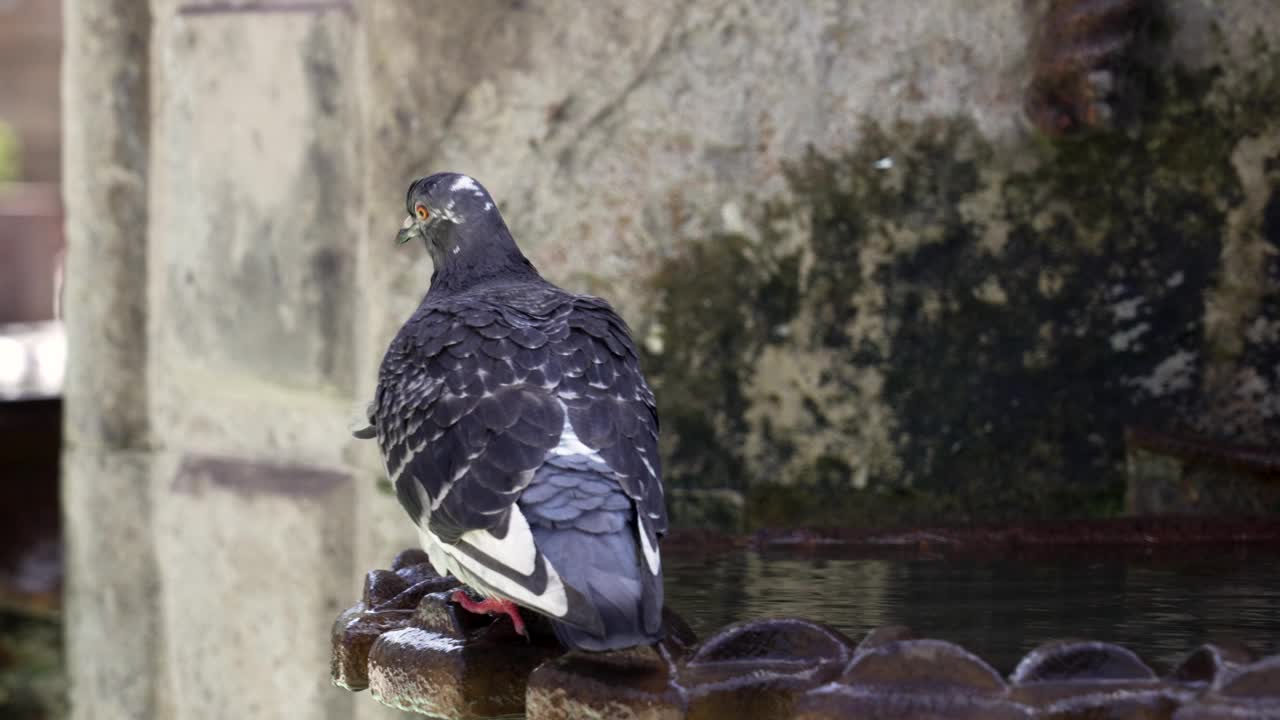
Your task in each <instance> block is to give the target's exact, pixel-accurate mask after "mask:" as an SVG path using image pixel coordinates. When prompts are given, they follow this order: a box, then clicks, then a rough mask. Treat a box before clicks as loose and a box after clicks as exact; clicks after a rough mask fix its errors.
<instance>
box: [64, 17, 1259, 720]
mask: <svg viewBox="0 0 1280 720" xmlns="http://www.w3.org/2000/svg"><path fill="white" fill-rule="evenodd" d="M126 5H127V6H128V7H127V8H126V7H125V6H126ZM285 5H287V3H285ZM1272 6H1273V4H1272V3H1270V2H1268V1H1267V0H1256V1H1255V2H1238V3H1230V4H1222V3H1218V4H1209V3H1205V2H1200V0H1182V1H1181V2H1176V3H1171V4H1170V7H1171V10H1172V12H1171V15H1172V18H1173V20H1174V22H1173V23H1172V25H1171V28H1172V29H1171V30H1170V32H1169V34H1168V37H1167V38H1166V41H1167V43H1166V45H1167V46H1166V51H1165V53H1164V56H1165V59H1164V60H1162V61H1161V64H1159V65H1158V66H1157V68H1156V71H1155V72H1153V73H1150V74H1149V75H1148V76H1146V77H1147V81H1146V85H1145V87H1146V89H1147V90H1149V91H1150V92H1151V94H1150V97H1149V98H1148V100H1147V101H1145V102H1143V103H1141V104H1140V106H1139V110H1138V112H1137V122H1136V123H1135V124H1132V125H1129V126H1127V127H1126V128H1125V129H1123V130H1121V131H1118V132H1103V133H1098V134H1095V135H1089V136H1085V137H1082V138H1078V139H1075V140H1071V141H1061V142H1047V141H1044V140H1042V139H1038V138H1037V137H1035V136H1034V134H1033V133H1031V131H1030V130H1029V129H1028V127H1027V125H1026V123H1025V122H1024V120H1023V114H1022V104H1023V91H1024V89H1025V87H1026V85H1027V82H1028V76H1029V72H1030V70H1029V57H1030V55H1029V51H1028V40H1029V38H1030V37H1031V36H1032V34H1033V33H1032V30H1033V29H1034V28H1033V24H1034V23H1033V19H1034V17H1035V16H1036V15H1035V10H1036V3H1030V4H1028V5H1024V4H1022V3H1012V2H1011V3H989V2H980V1H978V0H974V1H973V2H956V3H945V4H930V5H929V7H928V8H925V7H924V6H923V5H917V4H914V3H882V2H879V0H861V1H859V2H831V3H817V4H785V3H784V4H778V3H770V2H734V3H720V2H694V3H683V2H666V3H652V4H637V3H627V2H621V1H619V2H600V3H586V4H584V3H577V2H568V0H565V1H564V2H546V3H524V2H503V1H500V0H491V1H479V2H470V3H436V4H432V5H431V6H430V7H429V9H428V8H427V6H425V5H424V4H422V3H420V2H417V1H416V0H363V1H361V2H353V3H350V4H347V3H344V2H333V3H308V4H306V5H305V6H300V5H294V6H292V7H283V8H282V9H278V10H276V11H272V12H265V13H264V12H248V11H246V9H245V8H246V7H248V6H239V5H235V4H224V3H216V4H214V3H211V2H206V0H200V2H196V1H195V0H191V1H190V2H186V1H183V2H179V0H154V2H152V3H151V4H150V6H149V12H146V11H144V7H143V6H140V5H138V4H136V3H123V4H121V3H120V2H119V1H118V0H91V1H86V2H80V1H77V2H68V3H66V4H65V5H64V11H65V14H66V16H67V22H68V27H67V42H66V47H67V51H66V64H65V66H66V75H65V81H64V82H65V85H64V95H65V100H66V110H67V113H66V138H67V140H66V148H65V152H66V163H65V167H64V170H65V172H64V177H66V178H67V179H68V184H67V186H66V196H67V207H68V211H69V213H70V219H69V221H68V232H69V238H70V246H71V257H70V259H69V273H70V278H69V285H68V299H67V315H68V325H69V333H70V342H71V353H72V361H71V362H72V365H71V368H70V369H69V374H68V389H67V402H68V415H69V420H68V448H67V456H66V464H65V466H66V480H65V486H66V489H67V492H66V498H67V499H66V501H65V502H66V508H65V513H66V517H67V521H68V528H69V529H68V542H69V545H70V549H69V556H70V561H69V563H70V575H71V577H70V589H69V591H68V592H69V597H68V612H69V623H68V627H69V636H70V637H69V646H70V649H71V656H72V668H71V670H72V675H73V682H74V691H73V705H74V707H75V709H76V710H75V712H76V714H77V716H78V717H184V718H187V717H190V718H204V717H231V716H235V717H264V718H265V717H338V716H342V717H347V716H350V715H351V714H352V713H353V712H354V713H357V714H359V715H361V716H369V717H373V716H377V715H379V714H381V713H382V711H381V710H379V709H377V708H375V707H374V705H373V704H372V703H371V702H369V701H368V700H367V698H362V697H355V698H353V697H351V696H349V695H347V694H345V693H342V692H340V691H337V690H336V689H332V688H329V687H328V679H327V674H328V666H327V651H326V647H325V643H326V642H327V637H328V632H327V630H328V625H329V623H330V622H331V621H332V619H333V617H334V616H335V615H336V614H337V612H338V611H339V610H340V607H339V605H340V603H341V600H340V599H341V598H345V597H348V596H349V595H350V593H351V592H352V589H353V588H355V587H358V585H357V582H358V579H359V577H360V575H361V574H362V573H363V571H364V570H365V569H368V568H371V567H375V566H376V565H377V563H379V562H380V561H382V560H383V559H384V558H385V557H387V556H388V555H389V554H390V553H392V552H394V551H395V550H398V549H399V548H401V547H404V546H407V545H409V544H411V543H412V542H413V534H412V532H411V528H410V527H409V524H408V522H407V521H406V520H405V519H404V518H403V517H402V513H401V511H400V510H399V508H398V507H397V506H396V504H395V503H394V501H393V500H392V499H391V498H390V497H389V496H388V495H386V494H385V493H384V492H382V491H381V490H379V489H378V483H379V478H380V476H381V467H380V463H379V461H378V459H377V456H376V453H375V452H374V449H373V448H372V447H371V445H370V444H368V443H357V442H355V441H352V440H349V439H348V435H347V431H346V427H345V426H346V421H347V418H348V415H349V413H350V411H351V408H352V407H354V406H356V405H357V404H358V403H359V402H361V401H363V400H365V399H367V398H368V396H369V393H370V392H371V390H372V387H373V384H374V381H375V375H376V367H377V363H378V361H379V359H380V356H381V353H382V351H383V349H384V348H385V345H386V342H387V341H388V340H389V338H390V337H391V335H392V333H394V331H395V329H396V328H397V327H398V326H399V324H400V323H401V322H402V321H403V319H404V317H406V316H407V315H408V313H409V312H411V310H412V308H413V307H414V305H415V304H416V303H417V302H418V300H419V298H420V297H421V294H422V292H423V291H424V290H425V287H426V283H427V278H428V276H429V274H430V267H429V260H428V259H427V256H426V254H425V253H424V252H421V251H420V250H418V249H412V248H397V247H395V246H394V244H393V243H392V242H391V238H392V235H393V234H394V232H395V229H396V227H397V226H398V224H399V222H400V219H401V217H402V213H403V205H402V203H403V192H404V188H405V186H406V183H407V182H408V181H409V180H410V179H411V178H412V177H414V176H417V175H420V174H424V173H427V172H432V171H437V170H444V169H453V170H461V171H465V172H469V173H471V174H473V175H475V176H477V177H479V178H480V179H481V180H483V181H484V182H485V183H486V184H487V185H488V186H489V188H490V190H492V191H493V193H494V195H495V196H496V198H497V199H498V202H499V204H500V206H501V207H502V209H503V211H504V213H505V214H506V216H507V218H508V221H509V223H510V224H511V226H512V228H513V230H514V231H515V233H516V235H517V238H519V239H520V240H521V242H522V244H523V245H524V247H525V248H526V249H527V251H528V252H529V254H530V255H531V256H532V258H533V259H534V261H535V262H536V263H537V264H538V265H539V267H540V268H542V270H543V271H544V273H545V274H546V275H548V276H549V277H550V278H552V279H553V280H555V281H557V282H560V283H562V284H564V285H566V286H568V287H571V288H573V289H577V290H586V291H592V292H598V293H601V294H605V295H607V296H609V297H610V298H611V299H613V300H614V301H615V302H616V303H617V304H618V306H619V307H620V309H621V310H622V311H623V313H624V314H625V315H626V317H627V319H628V320H629V321H630V322H631V323H632V325H633V327H634V329H635V330H636V333H637V335H638V336H639V338H640V339H641V340H642V342H643V345H644V347H645V349H646V353H647V358H646V367H647V368H648V370H649V372H650V374H651V376H652V379H653V380H654V383H655V386H656V390H657V392H658V395H659V402H660V403H661V405H662V412H663V417H664V432H665V437H664V443H665V445H664V448H665V451H666V453H667V458H668V464H667V467H668V469H669V477H670V479H671V483H672V485H673V486H675V487H677V488H728V489H731V490H736V491H741V492H743V493H744V494H745V498H746V500H745V507H746V511H747V513H748V514H749V515H750V517H751V520H752V521H753V522H757V523H787V522H796V521H798V520H799V519H805V520H810V521H812V520H815V519H816V520H820V521H821V520H841V521H845V522H862V521H877V520H879V521H883V520H884V519H885V518H892V517H902V516H908V515H911V514H918V513H921V512H927V513H930V514H931V515H932V516H933V518H934V519H939V520H954V519H960V518H965V517H979V516H996V515H1002V514H1011V513H1028V512H1033V513H1045V514H1064V513H1081V512H1098V513H1105V512H1110V511H1114V510H1116V509H1118V508H1119V502H1120V497H1121V495H1122V492H1123V490H1122V483H1121V475H1120V473H1121V464H1122V461H1123V447H1122V440H1121V438H1122V434H1121V430H1122V428H1123V427H1124V426H1125V425H1126V424H1130V423H1134V422H1138V421H1151V422H1155V423H1165V422H1168V423H1170V424H1173V425H1183V426H1186V427H1188V428H1190V429H1195V430H1200V431H1212V432H1217V431H1221V432H1223V433H1224V434H1228V435H1231V434H1234V435H1237V436H1239V437H1242V438H1252V439H1254V440H1255V441H1257V440H1259V439H1274V438H1275V436H1276V433H1277V431H1276V427H1275V423H1276V418H1275V414H1276V412H1277V411H1278V410H1280V401H1278V400H1277V397H1276V391H1275V389H1274V388H1275V383H1276V382H1280V376H1278V375H1277V372H1278V371H1277V368H1276V367H1275V364H1276V362H1277V350H1276V344H1277V342H1280V339H1278V338H1277V332H1276V327H1277V326H1278V325H1280V318H1277V317H1276V313H1277V312H1280V309H1277V307H1276V303H1277V302H1278V300H1277V298H1276V294H1275V291H1276V281H1275V278H1276V276H1277V275H1276V274H1277V267H1276V262H1277V260H1276V255H1275V249H1276V247H1275V246H1276V245H1277V244H1278V243H1280V237H1278V236H1277V234H1278V233H1280V215H1278V214H1277V213H1280V210H1277V208H1280V200H1277V192H1276V188H1277V186H1278V184H1280V180H1278V179H1277V169H1276V168H1277V167H1280V139H1278V138H1280V127H1278V126H1277V125H1276V121H1275V120H1274V118H1275V117H1280V115H1278V114H1277V113H1276V112H1275V111H1276V110H1277V109H1280V108H1276V107H1275V104H1276V103H1277V100H1276V98H1278V97H1280V92H1277V89H1280V79H1278V78H1280V60H1277V55H1278V53H1280V28H1277V26H1276V24H1277V22H1280V21H1277V19H1276V18H1274V17H1272V14H1271V13H1270V10H1271V9H1272ZM258 7H261V6H258ZM103 88H112V89H113V90H112V92H109V93H108V92H104V91H103ZM704 500H705V498H704ZM732 504H733V503H729V504H728V505H729V506H732ZM819 511H823V512H825V513H826V514H825V515H817V514H815V513H817V512H819ZM700 512H703V513H704V517H715V516H717V511H716V509H715V508H707V507H701V509H700ZM729 512H730V514H733V512H732V508H731V507H730V510H729ZM122 688H123V689H124V690H122Z"/></svg>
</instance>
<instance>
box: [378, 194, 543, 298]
mask: <svg viewBox="0 0 1280 720" xmlns="http://www.w3.org/2000/svg"><path fill="white" fill-rule="evenodd" d="M405 209H406V210H407V211H408V212H409V217H407V218H405V221H404V225H403V226H402V227H401V228H400V233H399V234H398V235H396V242H398V243H400V244H404V243H407V242H409V241H410V240H414V239H418V240H422V241H423V242H424V243H425V244H426V246H427V251H428V252H429V253H431V260H432V261H433V262H434V264H435V275H434V276H433V277H436V278H438V277H440V276H441V274H442V273H443V274H444V275H445V276H448V277H449V284H451V285H455V286H460V285H464V284H467V283H469V282H472V281H475V280H478V279H480V278H482V277H487V276H489V275H493V274H495V273H498V272H503V271H505V272H512V271H523V270H525V269H529V270H532V267H533V266H532V265H530V264H529V261H528V260H526V259H525V257H524V255H523V254H522V253H521V252H520V250H519V248H517V247H516V244H515V240H513V239H512V238H511V233H510V231H509V230H507V225H506V223H505V222H503V220H502V214H501V213H499V212H498V208H497V206H495V205H494V202H493V198H492V197H491V196H490V195H489V191H488V190H485V189H484V186H482V185H481V184H480V183H478V182H476V180H475V178H472V177H470V176H468V175H462V174H459V173H436V174H435V175H429V176H427V177H424V178H419V179H418V180H415V181H414V182H413V184H412V185H410V186H409V192H408V194H407V195H406V196H405ZM433 282H434V280H433Z"/></svg>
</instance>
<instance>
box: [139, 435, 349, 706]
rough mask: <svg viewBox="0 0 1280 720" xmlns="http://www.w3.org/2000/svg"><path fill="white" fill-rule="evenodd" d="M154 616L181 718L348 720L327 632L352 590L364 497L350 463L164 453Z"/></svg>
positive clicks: (158, 504)
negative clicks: (158, 598) (357, 492)
mask: <svg viewBox="0 0 1280 720" xmlns="http://www.w3.org/2000/svg"><path fill="white" fill-rule="evenodd" d="M160 458H161V460H162V461H163V463H162V464H160V465H158V466H157V469H156V478H157V488H156V496H155V535H154V551H153V552H154V553H155V557H156V559H157V562H158V564H159V567H160V571H161V574H162V576H163V579H164V582H163V584H162V586H161V588H160V591H161V592H162V595H163V601H162V602H161V609H162V612H161V613H160V616H159V618H153V619H152V622H153V623H157V624H158V625H159V627H160V633H161V635H162V637H163V638H164V642H163V647H162V649H161V650H160V651H159V655H160V656H162V657H163V658H164V660H165V670H164V675H165V677H166V678H167V679H168V680H169V682H170V683H171V688H172V702H173V705H174V707H178V708H181V709H182V710H181V712H182V716H183V717H192V718H206V717H209V718H212V717H236V718H279V717H314V718H324V717H350V713H351V703H352V697H351V696H350V695H347V694H346V693H339V692H335V691H334V689H333V688H332V686H331V685H330V683H329V681H328V677H327V676H328V673H329V664H330V652H329V640H328V638H327V637H326V635H325V633H324V632H323V631H321V632H317V630H319V629H322V628H325V627H329V626H330V625H331V624H332V622H333V618H334V617H335V616H336V615H337V614H338V612H339V610H340V609H341V607H340V606H339V605H338V602H339V601H338V599H339V598H341V597H342V596H343V595H344V594H345V593H346V592H347V590H348V588H349V587H350V585H349V578H350V575H351V573H352V561H353V557H352V556H353V550H352V543H351V541H350V538H351V537H352V534H353V527H354V518H353V517H352V514H353V508H354V502H353V501H354V494H353V488H352V480H351V477H350V475H348V474H347V473H346V472H345V471H342V470H335V469H330V468H323V467H312V466H302V465H289V464H279V463H265V462H255V461H250V460H245V459H240V458H229V457H218V456H209V455H195V454H181V455H170V454H167V453H166V454H163V455H161V456H160Z"/></svg>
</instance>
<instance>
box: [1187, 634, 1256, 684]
mask: <svg viewBox="0 0 1280 720" xmlns="http://www.w3.org/2000/svg"><path fill="white" fill-rule="evenodd" d="M1257 659H1258V656H1257V655H1256V654H1254V652H1253V651H1252V650H1250V649H1249V648H1248V647H1246V646H1244V645H1234V644H1233V645H1226V644H1218V643H1206V644H1204V645H1201V646H1200V647H1198V648H1196V649H1195V650H1192V651H1191V652H1190V653H1187V656H1186V657H1185V658H1183V659H1182V661H1181V662H1179V663H1178V665H1177V667H1175V668H1174V669H1173V671H1172V672H1170V673H1169V675H1168V676H1167V679H1168V680H1171V681H1173V682H1180V683H1208V684H1210V685H1213V684H1216V683H1218V682H1219V681H1220V680H1221V679H1223V678H1225V677H1226V675H1227V673H1229V672H1232V671H1233V670H1235V669H1236V668H1238V667H1240V666H1242V665H1248V664H1249V663H1251V662H1253V661H1255V660H1257Z"/></svg>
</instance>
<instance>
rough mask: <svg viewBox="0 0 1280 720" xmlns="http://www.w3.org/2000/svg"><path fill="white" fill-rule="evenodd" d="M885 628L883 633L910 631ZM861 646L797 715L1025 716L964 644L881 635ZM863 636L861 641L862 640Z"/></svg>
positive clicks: (811, 718) (1027, 713)
mask: <svg viewBox="0 0 1280 720" xmlns="http://www.w3.org/2000/svg"><path fill="white" fill-rule="evenodd" d="M908 634H909V631H906V630H905V628H888V629H886V630H885V632H883V633H882V635H885V636H893V635H908ZM868 640H871V641H873V644H872V645H871V646H870V647H869V648H867V649H865V650H862V651H861V652H859V653H858V654H857V655H856V656H855V657H854V659H853V661H852V662H850V663H849V666H848V668H847V669H845V671H844V672H843V673H842V674H841V675H840V677H839V678H838V679H837V680H836V681H835V682H833V683H831V684H830V685H827V686H824V687H822V688H819V689H817V690H815V691H813V692H811V693H809V694H808V695H807V696H806V697H805V698H804V700H803V701H802V702H800V703H798V704H797V708H796V712H797V715H798V717H802V718H808V719H809V720H818V719H819V718H843V717H859V718H862V717H870V718H891V717H914V716H920V715H924V716H927V717H946V718H952V717H955V718H1024V717H1031V713H1030V711H1029V710H1028V709H1027V708H1025V707H1023V706H1021V705H1018V704H1017V703H1015V702H1012V701H1011V700H1009V699H1008V688H1007V687H1006V685H1005V682H1004V679H1003V678H1001V677H1000V675H999V674H998V673H996V671H995V670H993V669H992V668H991V666H990V665H988V664H987V663H986V662H984V661H983V660H981V659H980V658H978V657H976V656H974V655H973V654H971V653H969V652H968V651H967V650H965V649H964V648H961V647H960V646H958V645H954V644H952V643H948V642H944V641H941V640H929V639H923V640H912V639H904V640H890V639H888V637H886V638H884V639H883V640H879V639H877V638H876V636H875V635H872V636H871V637H869V638H868ZM866 642H867V641H866V640H864V644H866Z"/></svg>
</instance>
